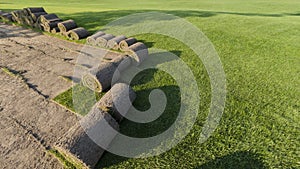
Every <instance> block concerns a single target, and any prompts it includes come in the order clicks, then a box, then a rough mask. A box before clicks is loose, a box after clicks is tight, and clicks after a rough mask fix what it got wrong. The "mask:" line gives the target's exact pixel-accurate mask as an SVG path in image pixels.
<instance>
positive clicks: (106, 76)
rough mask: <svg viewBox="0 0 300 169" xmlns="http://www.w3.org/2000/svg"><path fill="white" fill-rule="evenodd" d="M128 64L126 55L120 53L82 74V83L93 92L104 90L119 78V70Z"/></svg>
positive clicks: (129, 62) (128, 60)
mask: <svg viewBox="0 0 300 169" xmlns="http://www.w3.org/2000/svg"><path fill="white" fill-rule="evenodd" d="M130 64H131V61H130V59H128V56H126V55H120V56H118V57H116V58H115V59H113V60H111V61H109V62H101V63H100V65H99V66H97V67H95V68H92V69H91V70H90V72H89V73H87V74H86V75H83V77H82V83H83V85H84V86H86V87H88V88H89V89H91V90H93V91H95V92H102V91H105V90H106V89H108V88H109V87H110V86H111V85H112V84H114V83H115V82H116V81H117V80H119V78H120V71H123V70H124V69H126V68H127V67H129V66H130Z"/></svg>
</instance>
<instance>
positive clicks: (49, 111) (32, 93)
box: [0, 23, 117, 169]
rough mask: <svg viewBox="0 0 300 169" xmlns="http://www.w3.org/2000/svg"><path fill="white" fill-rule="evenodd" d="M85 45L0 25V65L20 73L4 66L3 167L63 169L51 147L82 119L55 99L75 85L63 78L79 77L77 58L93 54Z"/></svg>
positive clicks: (0, 83)
mask: <svg viewBox="0 0 300 169" xmlns="http://www.w3.org/2000/svg"><path fill="white" fill-rule="evenodd" d="M82 48H83V45H80V44H75V43H72V42H68V41H65V40H61V39H58V38H55V37H50V36H47V35H43V34H41V33H38V32H34V31H32V30H29V29H25V28H21V27H17V26H12V25H7V24H2V23H0V66H1V67H2V68H6V69H8V70H10V71H11V72H14V73H15V74H16V76H14V75H9V73H7V72H6V71H4V70H3V69H1V70H0V114H1V118H0V168H6V169H7V168H51V169H53V168H63V165H62V164H61V163H60V162H59V160H57V159H56V158H55V157H54V156H53V155H51V154H49V153H48V152H47V149H49V148H51V146H53V145H54V144H55V143H56V142H57V141H58V140H59V139H61V137H62V136H63V135H64V134H65V133H66V132H67V131H68V130H69V128H70V127H71V126H73V125H75V124H76V123H77V122H78V118H80V117H79V116H77V115H76V114H74V113H73V112H70V111H69V110H67V109H65V108H63V107H61V106H60V105H58V104H57V103H55V102H53V101H52V98H54V97H55V96H57V95H58V94H60V93H61V92H63V91H65V90H67V89H69V88H70V87H71V86H72V81H68V80H66V78H63V77H71V78H72V77H73V79H76V78H80V77H74V76H73V72H74V67H75V66H78V65H77V64H76V62H77V57H78V56H79V55H87V56H88V55H89V54H88V53H85V52H82V51H81V50H82ZM93 50H94V51H93V52H95V51H96V52H100V53H101V52H104V50H103V49H100V48H99V49H94V48H93ZM105 52H107V51H105ZM110 55H111V56H113V55H117V54H116V53H110Z"/></svg>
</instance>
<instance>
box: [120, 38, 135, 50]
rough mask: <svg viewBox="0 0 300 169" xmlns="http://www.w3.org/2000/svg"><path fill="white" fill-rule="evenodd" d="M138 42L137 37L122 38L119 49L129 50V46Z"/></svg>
mask: <svg viewBox="0 0 300 169" xmlns="http://www.w3.org/2000/svg"><path fill="white" fill-rule="evenodd" d="M136 42H137V40H136V39H135V38H128V39H125V40H122V41H121V42H120V43H119V49H120V50H121V51H128V50H129V46H131V45H133V44H134V43H136Z"/></svg>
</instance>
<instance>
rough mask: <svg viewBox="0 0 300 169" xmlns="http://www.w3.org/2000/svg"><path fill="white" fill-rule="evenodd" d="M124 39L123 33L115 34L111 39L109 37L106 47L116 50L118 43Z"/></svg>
mask: <svg viewBox="0 0 300 169" xmlns="http://www.w3.org/2000/svg"><path fill="white" fill-rule="evenodd" d="M125 39H126V36H124V35H120V36H116V37H114V38H112V39H110V40H109V41H108V42H107V45H106V46H107V47H108V48H109V49H114V50H118V49H119V43H120V42H121V41H122V40H125Z"/></svg>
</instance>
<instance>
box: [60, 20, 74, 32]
mask: <svg viewBox="0 0 300 169" xmlns="http://www.w3.org/2000/svg"><path fill="white" fill-rule="evenodd" d="M58 28H59V30H60V32H63V33H66V32H68V31H69V30H72V29H75V28H77V24H76V23H75V21H73V20H71V19H70V20H67V21H63V22H60V23H59V24H58Z"/></svg>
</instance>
